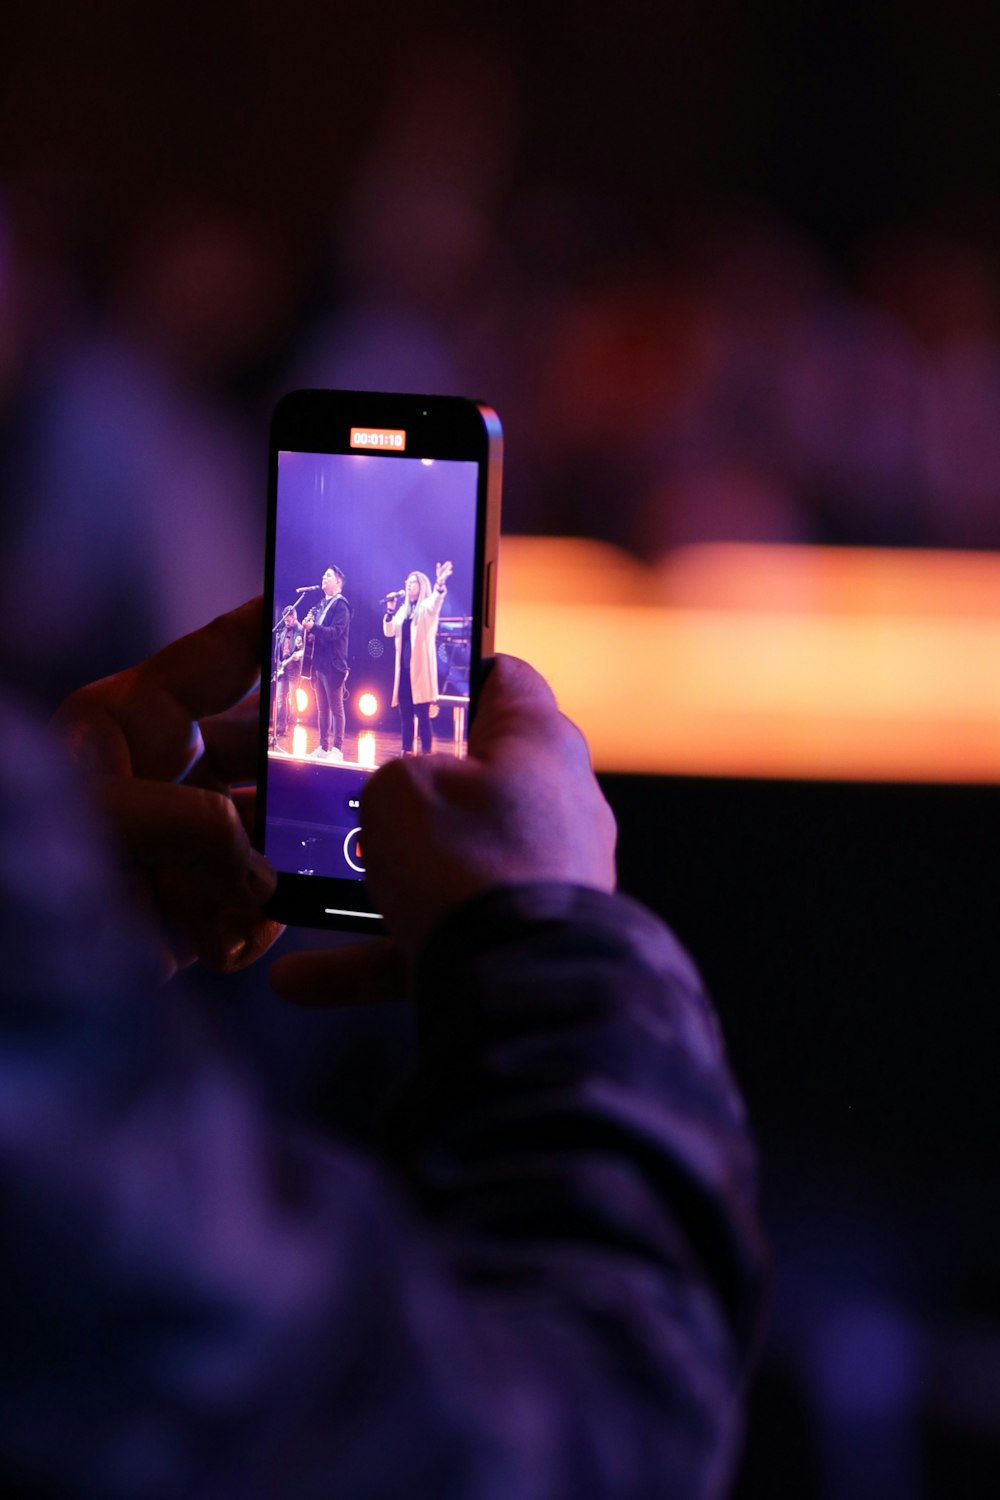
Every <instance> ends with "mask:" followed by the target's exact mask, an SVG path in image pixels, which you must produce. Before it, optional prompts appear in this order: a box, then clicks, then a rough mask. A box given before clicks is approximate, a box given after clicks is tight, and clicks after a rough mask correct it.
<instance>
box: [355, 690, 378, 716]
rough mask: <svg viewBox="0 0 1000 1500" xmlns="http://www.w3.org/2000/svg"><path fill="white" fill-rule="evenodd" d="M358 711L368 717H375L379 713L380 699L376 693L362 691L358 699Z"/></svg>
mask: <svg viewBox="0 0 1000 1500" xmlns="http://www.w3.org/2000/svg"><path fill="white" fill-rule="evenodd" d="M358 713H359V714H364V716H365V718H366V719H374V717H375V715H376V714H377V713H378V699H377V698H376V696H375V694H374V693H362V694H361V696H360V698H359V699H358Z"/></svg>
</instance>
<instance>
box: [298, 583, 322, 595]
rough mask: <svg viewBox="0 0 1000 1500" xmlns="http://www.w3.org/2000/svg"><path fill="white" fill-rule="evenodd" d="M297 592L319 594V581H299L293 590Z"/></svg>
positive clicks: (320, 587) (320, 590)
mask: <svg viewBox="0 0 1000 1500" xmlns="http://www.w3.org/2000/svg"><path fill="white" fill-rule="evenodd" d="M295 592H296V593H297V594H320V593H322V592H323V585H322V584H321V583H300V584H299V586H298V588H297V589H296V590H295Z"/></svg>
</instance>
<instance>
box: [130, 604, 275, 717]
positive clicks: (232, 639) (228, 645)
mask: <svg viewBox="0 0 1000 1500" xmlns="http://www.w3.org/2000/svg"><path fill="white" fill-rule="evenodd" d="M260 630H261V599H260V597H259V596H258V597H257V598H256V599H250V600H248V602H247V603H246V604H241V605H240V607H239V609H233V610H230V612H229V613H228V614H225V615H219V616H218V617H217V618H216V619H214V620H213V621H212V622H211V624H209V625H205V626H203V627H202V629H201V630H194V631H192V632H191V634H190V635H185V636H182V637H181V639H180V640H179V641H173V642H172V643H171V645H169V646H165V647H164V648H163V650H162V651H157V653H156V655H155V656H151V657H150V658H149V660H148V661H145V662H143V664H142V666H141V667H140V668H139V677H140V681H141V682H142V683H143V685H144V686H145V685H146V684H147V683H148V684H149V685H150V686H155V687H157V688H159V689H161V690H162V691H163V692H165V693H167V694H169V696H170V697H171V698H172V699H173V700H174V702H175V703H177V704H178V705H179V706H180V707H181V708H183V709H184V711H185V713H187V714H188V715H189V716H190V717H191V718H192V719H201V718H204V717H205V716H206V715H208V714H216V713H221V712H222V710H223V709H226V708H231V707H232V705H233V704H234V703H238V702H239V701H240V699H241V698H243V697H245V696H246V694H247V693H249V692H250V690H251V689H252V688H253V687H254V685H255V684H256V681H257V678H258V676H259V675H260Z"/></svg>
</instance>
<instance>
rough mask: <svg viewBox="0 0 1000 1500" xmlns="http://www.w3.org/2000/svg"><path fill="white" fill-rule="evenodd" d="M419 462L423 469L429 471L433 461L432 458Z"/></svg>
mask: <svg viewBox="0 0 1000 1500" xmlns="http://www.w3.org/2000/svg"><path fill="white" fill-rule="evenodd" d="M420 462H421V463H422V464H423V465H424V467H425V468H427V469H429V468H430V466H431V464H432V463H433V462H434V460H433V458H422V459H421V460H420Z"/></svg>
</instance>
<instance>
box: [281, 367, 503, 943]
mask: <svg viewBox="0 0 1000 1500" xmlns="http://www.w3.org/2000/svg"><path fill="white" fill-rule="evenodd" d="M502 448H503V438H502V434H501V429H500V423H499V420H498V418H497V416H496V413H495V412H493V411H492V410H491V409H490V408H489V407H488V406H484V405H482V404H481V403H479V402H476V401H470V400H464V399H462V398H459V397H454V396H410V395H389V394H385V393H382V392H374V391H293V392H291V393H290V394H289V395H287V396H285V397H284V398H283V399H282V400H281V401H280V402H279V403H278V406H277V407H276V409H275V412H274V415H273V418H272V422H271V440H270V459H269V471H270V472H269V489H268V523H267V558H266V576H265V593H264V640H263V650H262V670H261V723H260V736H261V744H260V751H261V753H260V758H259V764H260V767H261V770H260V777H259V781H258V787H257V839H256V842H257V847H258V848H260V849H262V850H263V851H264V853H265V854H266V855H267V857H268V858H269V859H270V861H271V863H272V864H273V865H274V866H275V868H276V869H277V871H278V886H277V890H276V892H275V895H274V897H273V898H272V900H271V902H270V904H269V908H268V909H269V912H270V914H271V915H273V916H274V917H275V918H276V919H277V920H279V921H282V922H288V923H294V924H299V925H302V926H307V927H331V928H339V929H342V930H345V931H354V932H358V931H361V932H372V931H377V930H379V928H380V926H381V917H380V914H379V912H378V911H376V909H375V906H374V904H373V902H372V899H371V897H370V895H369V893H368V888H367V885H366V882H365V861H364V840H363V836H362V831H361V818H360V804H361V791H362V788H363V787H364V784H365V781H366V780H367V779H368V777H369V776H371V775H372V774H373V773H374V771H375V770H376V769H377V768H378V767H379V766H380V765H383V764H384V763H385V762H386V761H388V760H391V759H393V758H395V757H398V756H400V755H403V754H408V755H414V754H415V755H422V754H435V755H453V756H458V757H461V756H463V755H465V753H466V749H467V745H468V733H469V721H470V719H471V717H472V715H473V714H474V713H475V708H476V687H477V682H478V678H479V667H480V663H481V661H482V659H483V657H484V656H488V655H490V654H491V653H492V650H493V616H494V605H495V599H496V568H497V545H498V539H499V532H500V478H501V462H502Z"/></svg>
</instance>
